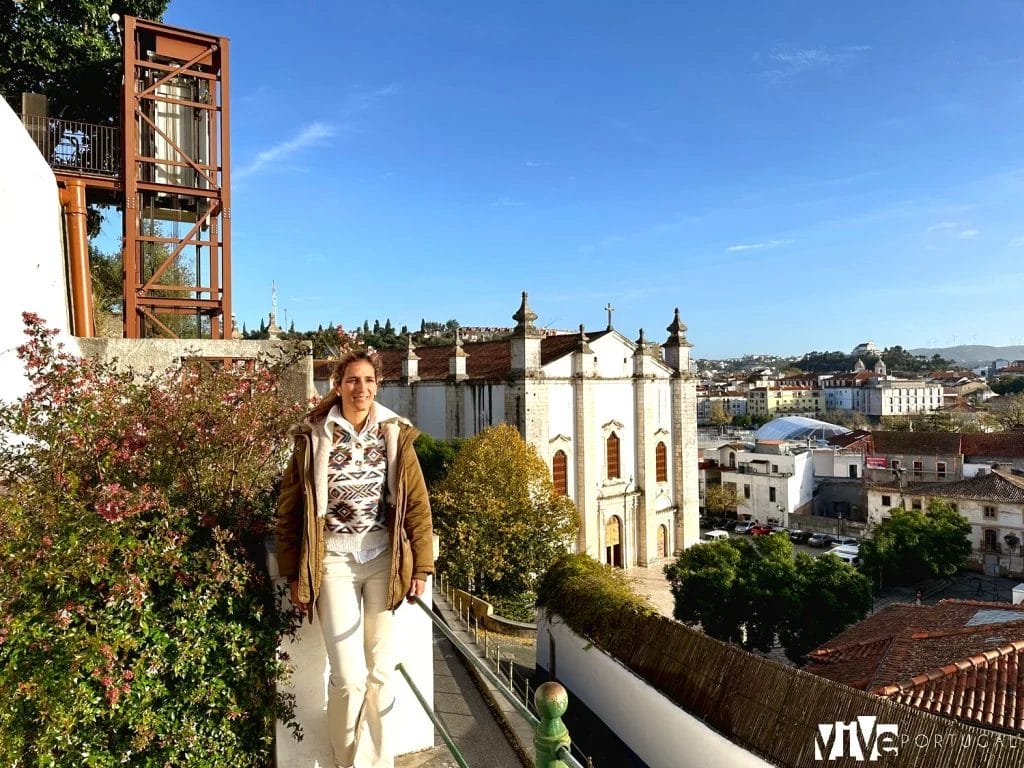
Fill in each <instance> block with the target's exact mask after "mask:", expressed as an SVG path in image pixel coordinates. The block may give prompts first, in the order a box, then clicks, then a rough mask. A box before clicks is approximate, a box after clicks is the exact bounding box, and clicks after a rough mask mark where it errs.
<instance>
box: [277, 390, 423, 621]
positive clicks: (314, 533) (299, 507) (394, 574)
mask: <svg viewBox="0 0 1024 768" xmlns="http://www.w3.org/2000/svg"><path fill="white" fill-rule="evenodd" d="M377 407H378V408H380V406H377ZM381 410H386V409H381ZM389 415H391V414H390V412H389ZM322 426H323V420H320V421H318V422H317V423H316V424H311V423H309V422H303V423H302V424H300V425H298V426H297V427H295V428H293V430H292V435H293V436H294V439H295V448H294V450H293V452H292V459H291V462H290V463H289V465H288V468H287V469H286V470H285V472H284V476H283V477H282V479H281V495H280V498H279V499H278V502H277V523H276V527H275V533H276V539H277V565H278V569H279V570H280V573H281V575H282V576H284V577H286V578H288V579H289V580H291V579H298V581H299V600H300V601H302V602H304V603H309V604H310V605H314V604H315V603H316V599H317V596H318V595H319V593H320V579H321V577H322V575H323V569H324V517H323V514H322V513H321V514H318V509H317V497H319V498H320V499H322V500H325V499H326V483H327V479H326V458H324V457H326V456H327V455H329V453H330V445H329V440H330V438H329V437H328V436H327V435H326V434H325V431H324V430H323V429H322ZM380 426H381V429H382V431H383V432H384V440H385V445H386V449H387V456H388V482H387V485H388V488H387V501H388V503H387V526H388V539H389V541H390V543H391V549H390V554H391V582H390V587H389V589H388V608H390V609H391V610H394V609H396V608H398V606H400V605H401V604H402V600H403V599H404V598H405V596H406V594H407V593H408V592H409V587H410V586H411V584H412V580H413V579H414V578H416V579H420V580H423V581H426V579H427V577H428V576H430V575H431V574H433V572H434V543H433V527H432V524H431V517H430V500H429V498H428V497H427V486H426V483H425V482H424V480H423V472H422V470H421V469H420V463H419V460H418V459H417V458H416V451H415V450H414V449H413V441H415V439H416V437H417V436H418V435H419V431H418V430H417V429H416V428H415V427H414V426H412V424H410V423H409V422H408V421H406V420H404V419H401V418H399V417H393V418H387V419H385V420H384V421H381V422H380ZM318 463H323V466H322V467H319V468H318V467H317V466H316V465H317V464H318ZM317 481H319V482H320V483H321V484H322V485H323V488H322V489H321V490H320V492H318V489H317Z"/></svg>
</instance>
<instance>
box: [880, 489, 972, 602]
mask: <svg viewBox="0 0 1024 768" xmlns="http://www.w3.org/2000/svg"><path fill="white" fill-rule="evenodd" d="M970 533H971V524H970V523H969V522H967V520H966V519H965V518H964V517H963V516H962V515H961V514H960V513H959V512H957V511H956V510H954V509H953V507H951V506H950V505H949V504H947V503H946V502H943V501H940V500H939V499H930V500H929V501H928V508H927V509H926V510H920V509H911V510H907V509H903V508H902V507H899V508H896V509H894V510H892V513H891V516H890V518H889V519H888V520H883V521H882V522H881V523H879V524H878V525H877V526H875V529H874V531H873V533H872V536H871V538H870V539H867V540H866V541H864V543H863V544H861V547H860V559H861V563H862V564H863V565H862V567H863V569H864V572H865V573H867V574H868V575H869V576H870V577H871V578H872V579H874V580H875V583H876V584H877V585H878V587H879V588H880V587H881V586H882V585H883V584H891V583H913V582H915V581H920V580H921V579H927V578H934V577H936V576H944V577H950V576H953V575H955V574H956V573H957V572H958V571H959V570H960V569H961V568H963V566H964V564H965V563H966V562H967V558H968V557H969V556H970V554H971V542H970V539H969V538H968V537H969V536H970Z"/></svg>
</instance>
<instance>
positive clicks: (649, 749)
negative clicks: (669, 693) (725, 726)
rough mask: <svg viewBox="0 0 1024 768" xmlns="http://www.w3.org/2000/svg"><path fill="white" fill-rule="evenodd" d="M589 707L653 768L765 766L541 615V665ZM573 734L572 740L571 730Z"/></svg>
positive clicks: (584, 642)
mask: <svg viewBox="0 0 1024 768" xmlns="http://www.w3.org/2000/svg"><path fill="white" fill-rule="evenodd" d="M551 639H553V640H554V646H555V674H556V676H557V679H558V681H559V682H560V683H562V684H563V685H564V686H565V687H566V688H567V689H569V690H570V691H572V693H573V694H574V695H575V696H577V697H578V698H579V699H580V700H581V701H583V703H584V704H586V705H587V706H588V707H589V708H590V709H591V710H592V711H593V712H594V713H595V714H596V715H597V716H598V717H600V718H601V720H603V721H604V723H605V725H607V726H608V727H609V728H610V729H611V730H612V731H613V732H614V733H615V735H616V736H618V737H619V738H620V739H622V741H624V742H625V743H626V744H627V745H628V746H629V748H630V749H632V750H633V751H634V752H635V753H636V754H637V755H638V756H639V757H640V759H641V760H643V761H644V762H645V763H647V765H648V766H650V768H718V767H719V766H720V767H721V768H754V767H755V766H757V768H761V766H770V765H771V763H767V762H765V761H764V760H762V759H761V758H759V757H757V756H756V755H753V754H751V753H750V752H747V751H746V750H745V749H743V748H742V747H739V746H737V745H736V744H733V743H732V742H731V741H729V740H728V739H727V738H725V737H724V736H722V735H721V734H720V733H718V732H717V731H715V730H712V729H711V728H709V727H708V726H707V725H705V724H704V723H702V722H701V721H700V720H699V719H698V718H696V717H694V716H693V715H691V714H689V713H688V712H686V711H685V710H683V709H680V708H679V707H678V706H677V705H676V704H674V703H673V702H672V701H670V700H669V699H668V698H667V697H665V695H664V694H662V693H660V692H659V691H656V690H655V689H653V688H651V687H650V686H649V685H648V684H647V683H646V681H644V680H642V679H641V678H639V677H637V676H636V675H635V674H634V673H633V672H632V671H631V670H629V669H627V668H626V667H624V666H623V665H622V664H621V663H620V662H619V661H617V660H616V659H614V658H612V657H611V656H609V655H607V654H606V653H604V652H602V651H600V650H598V648H597V647H596V646H594V645H591V644H590V643H589V642H588V641H586V640H584V639H583V638H581V637H579V636H578V635H576V634H575V633H574V632H573V631H572V630H571V629H569V628H568V627H567V626H566V625H565V624H563V623H562V621H561V619H559V618H558V617H557V616H554V617H552V621H551V622H548V620H547V619H546V617H545V615H544V612H543V611H542V612H541V613H540V614H539V616H538V624H537V666H538V667H542V668H544V669H546V670H550V669H551V659H550V655H549V652H550V647H551V642H550V641H551ZM569 736H570V737H572V732H571V731H570V733H569Z"/></svg>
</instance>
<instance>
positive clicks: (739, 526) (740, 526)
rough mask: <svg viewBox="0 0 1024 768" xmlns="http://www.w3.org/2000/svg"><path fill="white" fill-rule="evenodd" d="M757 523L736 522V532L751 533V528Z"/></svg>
mask: <svg viewBox="0 0 1024 768" xmlns="http://www.w3.org/2000/svg"><path fill="white" fill-rule="evenodd" d="M755 525H757V523H746V522H743V523H736V527H735V528H734V529H733V530H734V531H736V533H750V529H751V528H753V527H754V526H755Z"/></svg>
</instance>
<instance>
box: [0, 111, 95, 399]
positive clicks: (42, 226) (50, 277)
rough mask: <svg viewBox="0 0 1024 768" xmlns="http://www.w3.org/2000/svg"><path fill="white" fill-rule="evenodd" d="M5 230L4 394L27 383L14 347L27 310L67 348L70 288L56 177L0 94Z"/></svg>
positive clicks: (0, 382) (0, 377)
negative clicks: (67, 277) (56, 335)
mask: <svg viewBox="0 0 1024 768" xmlns="http://www.w3.org/2000/svg"><path fill="white" fill-rule="evenodd" d="M0 169H2V170H0V232H2V233H3V248H2V249H0V255H2V258H3V274H4V279H3V281H0V400H5V401H10V400H14V399H16V398H17V397H19V396H20V395H21V394H23V393H24V392H25V390H26V388H27V381H26V380H25V377H24V372H23V368H22V365H21V361H20V360H18V357H17V353H16V352H15V349H16V348H17V347H18V346H19V345H21V344H22V343H23V342H24V341H25V335H24V333H23V328H24V325H23V324H22V321H21V313H22V312H35V313H36V314H37V315H39V316H40V317H42V318H43V319H44V320H46V323H47V325H49V326H50V327H51V328H59V329H60V331H61V336H60V340H61V341H63V342H64V344H65V345H66V346H67V348H68V351H69V352H72V353H74V354H78V347H77V344H76V343H75V340H74V338H72V337H70V335H69V332H70V320H69V317H68V290H67V282H66V279H65V272H64V249H63V226H62V223H61V208H60V199H59V197H58V193H57V182H56V181H55V180H54V178H53V171H51V170H50V168H49V166H48V165H47V164H46V161H45V160H43V156H42V155H41V154H40V153H39V150H38V149H37V148H36V145H35V144H34V143H33V141H32V139H31V138H30V137H29V135H28V133H27V132H26V131H25V128H24V127H23V126H22V124H21V121H20V120H19V119H18V116H17V115H15V114H14V112H13V111H12V110H11V108H10V107H9V106H8V104H7V102H6V101H4V100H3V99H0Z"/></svg>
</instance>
